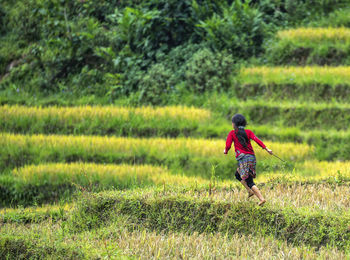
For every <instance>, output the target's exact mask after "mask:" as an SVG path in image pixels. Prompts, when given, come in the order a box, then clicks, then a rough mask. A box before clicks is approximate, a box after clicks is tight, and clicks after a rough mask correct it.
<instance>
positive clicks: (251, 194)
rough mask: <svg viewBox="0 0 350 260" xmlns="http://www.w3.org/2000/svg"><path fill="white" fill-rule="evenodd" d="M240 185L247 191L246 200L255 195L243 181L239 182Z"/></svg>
mask: <svg viewBox="0 0 350 260" xmlns="http://www.w3.org/2000/svg"><path fill="white" fill-rule="evenodd" d="M241 183H242V184H243V186H244V187H245V188H246V189H247V191H248V193H249V195H248V198H250V197H251V196H253V195H254V194H255V193H254V192H253V191H252V190H251V189H250V188H249V187H248V185H247V182H246V181H245V180H241Z"/></svg>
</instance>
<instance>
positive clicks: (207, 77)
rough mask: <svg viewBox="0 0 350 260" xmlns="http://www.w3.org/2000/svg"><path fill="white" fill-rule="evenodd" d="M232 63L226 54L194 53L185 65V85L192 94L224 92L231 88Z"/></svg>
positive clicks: (207, 51)
mask: <svg viewBox="0 0 350 260" xmlns="http://www.w3.org/2000/svg"><path fill="white" fill-rule="evenodd" d="M233 74H234V61H233V58H232V56H231V55H227V54H226V53H213V52H211V51H210V50H209V49H206V48H205V49H202V50H200V51H198V52H196V53H195V54H194V55H193V57H192V58H191V59H189V60H188V62H187V63H186V72H185V79H186V85H187V87H188V88H189V89H191V90H193V92H194V93H202V92H205V91H224V90H227V89H228V88H229V87H231V84H232V76H233Z"/></svg>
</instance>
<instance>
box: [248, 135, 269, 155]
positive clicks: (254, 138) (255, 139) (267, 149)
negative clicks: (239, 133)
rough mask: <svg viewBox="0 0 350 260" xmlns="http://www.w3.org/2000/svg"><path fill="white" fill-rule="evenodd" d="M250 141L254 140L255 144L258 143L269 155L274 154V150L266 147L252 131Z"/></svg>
mask: <svg viewBox="0 0 350 260" xmlns="http://www.w3.org/2000/svg"><path fill="white" fill-rule="evenodd" d="M250 139H252V140H254V142H256V143H257V144H258V145H259V146H260V147H261V148H262V149H265V150H266V151H267V152H268V153H269V154H272V150H270V149H269V148H267V147H266V145H265V144H264V143H263V142H262V141H261V140H260V139H259V138H257V137H256V136H255V134H254V133H253V132H252V131H250Z"/></svg>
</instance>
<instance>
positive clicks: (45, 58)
mask: <svg viewBox="0 0 350 260" xmlns="http://www.w3.org/2000/svg"><path fill="white" fill-rule="evenodd" d="M347 2H348V1H346V0H337V1H303V0H298V1H288V0H285V1H272V0H261V1H244V2H243V1H241V0H234V1H231V0H230V1H224V0H216V1H208V0H198V1H192V0H191V1H190V0H181V1H175V0H172V1H165V0H152V1H142V0H139V1H93V0H88V1H73V2H72V1H65V0H50V1H42V0H30V1H27V2H26V3H22V2H13V1H2V3H1V7H2V8H0V9H1V10H2V12H3V14H4V15H2V16H1V21H0V22H1V24H2V25H3V26H1V30H2V36H1V42H2V45H1V48H0V75H1V81H0V89H1V90H3V91H4V90H5V92H6V93H7V94H8V95H16V93H18V92H26V93H31V94H34V93H36V95H39V93H41V94H43V93H44V95H50V94H53V93H58V94H60V95H68V96H70V95H73V96H81V95H95V96H99V97H107V98H108V99H109V100H110V101H112V100H115V99H118V98H120V97H124V96H126V95H127V96H129V95H130V94H133V95H134V92H135V91H136V92H138V94H136V95H137V100H138V101H137V102H139V103H145V102H146V103H153V104H154V103H158V104H159V103H163V102H164V101H163V100H164V96H168V95H169V94H171V95H179V92H180V94H181V92H182V91H183V88H187V89H190V90H191V91H193V92H198V91H200V92H201V91H211V90H224V89H225V88H227V87H228V86H230V82H231V80H230V76H229V73H228V71H230V70H231V71H233V70H234V66H233V64H234V63H237V62H238V61H239V60H240V59H247V58H251V57H253V56H258V55H261V54H263V53H264V48H263V43H264V41H266V40H268V39H269V37H270V34H271V33H273V32H275V31H276V28H278V27H279V26H284V27H285V26H290V25H297V24H305V23H308V22H310V21H313V20H314V19H315V18H317V17H318V16H319V15H324V16H327V15H328V13H330V12H332V11H333V10H336V11H337V8H339V7H342V6H345V5H346V3H347ZM306 10H307V11H308V12H305V11H306ZM331 15H332V14H331ZM192 46H193V47H192ZM195 46H200V47H195ZM163 57H166V58H163ZM203 59H204V60H206V62H205V63H203V61H202V60H203ZM168 61H170V62H168ZM169 63H170V64H169ZM198 72H200V73H199V74H198ZM160 97H163V98H160Z"/></svg>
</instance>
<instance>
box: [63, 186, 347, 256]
mask: <svg viewBox="0 0 350 260" xmlns="http://www.w3.org/2000/svg"><path fill="white" fill-rule="evenodd" d="M141 192H142V191H141ZM141 192H139V193H121V192H109V193H100V194H95V195H91V197H90V198H87V197H85V198H84V199H83V200H81V201H80V202H79V203H78V208H77V211H75V212H73V215H72V218H71V221H70V224H69V226H70V227H71V228H72V229H76V230H88V229H91V228H97V227H99V226H103V225H105V224H106V223H108V222H109V221H111V220H112V219H113V217H114V216H120V215H125V216H127V217H128V218H129V220H131V221H132V222H134V223H135V224H137V225H140V224H142V225H143V226H144V227H147V228H149V229H153V230H158V231H184V232H200V233H202V232H205V233H214V232H228V233H231V234H234V233H242V234H251V235H265V236H271V235H272V236H274V237H275V238H277V239H282V240H286V241H288V242H290V243H293V244H294V245H300V244H305V245H309V246H317V247H320V246H334V247H337V248H339V249H342V250H349V248H350V242H349V241H350V230H349V225H350V215H341V216H338V215H334V214H332V213H329V212H327V213H325V212H309V211H307V210H295V209H293V208H287V207H284V208H273V207H269V206H265V207H263V208H261V207H258V206H256V205H254V204H252V203H246V202H245V203H242V202H238V203H232V202H223V201H216V200H212V199H210V198H196V196H194V195H193V194H192V195H191V196H186V195H181V194H177V195H175V196H174V195H166V194H165V195H164V194H163V195H162V194H161V193H159V192H155V193H148V194H145V193H144V194H142V193H141Z"/></svg>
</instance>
